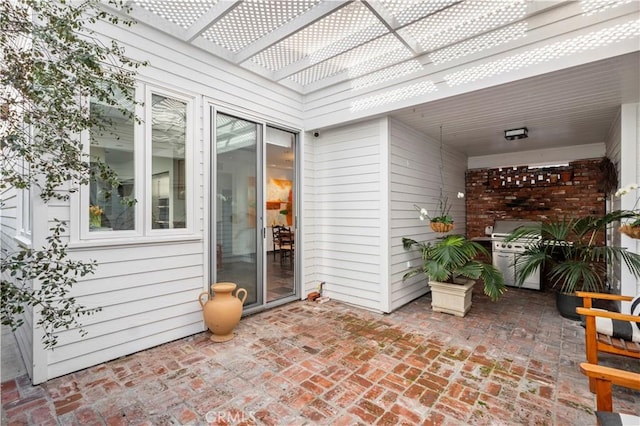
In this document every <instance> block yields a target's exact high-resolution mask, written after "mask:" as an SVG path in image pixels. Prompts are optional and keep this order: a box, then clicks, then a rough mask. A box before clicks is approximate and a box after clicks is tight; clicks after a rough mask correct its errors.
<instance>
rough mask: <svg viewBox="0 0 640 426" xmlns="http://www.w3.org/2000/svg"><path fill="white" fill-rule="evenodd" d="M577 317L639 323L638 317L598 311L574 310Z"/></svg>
mask: <svg viewBox="0 0 640 426" xmlns="http://www.w3.org/2000/svg"><path fill="white" fill-rule="evenodd" d="M576 312H577V313H578V315H585V316H591V317H601V318H611V319H615V320H620V321H631V322H640V316H637V315H629V314H621V313H618V312H610V311H600V310H597V309H588V308H576Z"/></svg>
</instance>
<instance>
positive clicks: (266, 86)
mask: <svg viewBox="0 0 640 426" xmlns="http://www.w3.org/2000/svg"><path fill="white" fill-rule="evenodd" d="M96 30H97V32H98V35H99V37H102V38H104V39H105V40H106V39H109V38H116V39H118V40H119V42H120V44H121V45H122V46H123V47H124V48H125V49H126V53H127V55H129V56H130V57H132V58H135V59H139V60H146V61H148V62H149V64H150V65H149V66H147V67H142V68H141V69H140V70H139V73H140V79H141V80H143V81H145V82H147V83H151V84H154V85H157V86H159V87H166V88H168V89H172V90H175V91H178V92H184V93H190V94H193V95H194V96H195V98H196V105H197V106H198V108H197V109H196V115H195V117H194V118H195V119H194V129H193V133H194V146H193V151H192V152H193V158H194V160H195V161H194V162H193V169H192V170H191V171H190V172H191V173H192V174H191V176H192V177H193V178H194V182H193V190H194V191H193V192H192V194H193V199H192V200H187V201H188V202H192V203H193V205H192V207H193V208H194V211H195V215H194V219H195V223H194V224H193V226H194V228H193V230H194V233H195V234H196V235H200V236H205V235H208V223H209V217H208V212H209V207H208V202H209V201H208V200H209V196H208V193H209V190H210V185H211V183H210V179H209V172H210V165H209V157H210V152H211V151H210V148H209V144H210V140H209V138H210V134H211V132H210V129H209V128H210V125H211V123H210V120H209V105H210V104H209V103H207V102H204V100H208V101H210V102H211V103H213V104H214V105H215V106H217V107H221V108H223V109H225V110H226V111H231V112H234V113H235V114H237V115H238V116H240V117H247V118H249V119H255V118H256V117H258V118H259V119H265V120H267V121H268V122H270V123H272V124H276V125H284V126H287V127H291V128H300V127H301V124H302V118H301V116H302V101H301V95H299V94H296V93H294V92H293V91H290V90H287V89H283V88H282V87H281V86H279V85H277V84H275V83H273V82H269V81H267V80H260V79H259V78H258V77H257V76H256V75H255V74H253V73H250V72H248V71H246V70H243V69H241V68H238V67H234V66H232V65H230V64H229V63H227V62H225V61H223V60H218V59H214V58H212V57H211V56H209V55H208V54H207V53H205V52H204V51H202V50H200V49H197V48H195V47H192V46H186V45H185V44H183V43H181V42H179V41H177V40H175V39H172V38H170V37H169V36H167V35H166V34H163V33H160V32H158V31H155V30H153V29H151V28H149V27H146V26H144V25H136V26H134V27H133V28H114V27H112V26H110V25H107V24H103V23H100V24H98V25H97V26H96ZM100 34H102V35H100ZM335 160H336V161H339V159H335ZM327 162H328V163H329V161H327ZM81 208H82V207H80V206H78V205H77V204H76V203H75V201H72V202H67V201H58V200H52V201H51V202H50V203H49V205H48V206H41V207H39V209H36V210H34V212H33V214H34V216H36V215H37V216H38V217H39V218H42V220H43V221H44V223H43V225H44V226H43V227H42V228H41V229H44V228H47V229H48V228H49V227H51V226H52V225H53V224H54V223H55V221H56V220H62V221H66V222H68V223H69V222H70V221H71V220H73V219H75V218H78V217H80V213H79V212H76V211H72V210H71V209H81ZM10 209H13V210H14V211H13V212H11V216H13V217H15V216H16V215H17V212H15V207H12V206H9V205H7V210H6V212H7V213H8V212H9V210H10ZM3 210H4V209H3ZM3 214H5V211H3ZM5 222H6V224H7V225H6V226H4V225H5ZM9 222H10V221H8V219H7V220H3V236H2V242H3V247H4V244H5V240H12V237H13V235H9V234H14V233H15V229H14V228H15V224H14V225H11V224H10V223H9ZM13 222H15V220H14V221H13ZM47 224H48V225H47ZM78 226H79V224H78V223H69V226H68V227H66V229H65V233H64V235H63V239H64V241H68V240H69V239H70V237H71V236H74V235H79V232H78V229H79V228H78ZM5 230H7V231H8V233H9V234H7V235H8V236H5V235H4V232H5ZM44 237H45V236H44V235H38V236H37V238H39V239H44ZM74 238H75V237H74ZM173 239H174V240H175V238H173ZM154 241H157V239H156V238H154ZM207 244H208V243H207V241H206V240H205V239H204V237H203V239H202V240H195V241H194V240H193V236H190V241H188V242H187V241H185V242H172V243H169V242H167V243H157V242H149V243H145V241H144V238H142V239H140V241H136V242H135V244H131V245H128V244H123V245H120V246H113V245H112V246H110V247H103V246H96V247H87V246H85V245H84V243H83V246H82V248H80V247H76V248H73V249H70V251H69V254H70V256H71V258H73V259H82V260H91V259H92V260H96V261H97V262H98V268H97V270H96V272H95V274H93V275H90V276H87V277H85V278H84V279H83V280H82V281H81V282H79V283H78V284H77V285H76V286H74V288H73V290H72V295H74V296H75V297H77V300H78V302H79V303H81V304H85V305H86V306H88V307H98V306H100V307H102V308H103V310H102V311H101V312H99V313H97V314H95V315H92V316H88V317H83V318H81V322H82V323H83V324H84V326H85V329H86V331H87V332H88V333H89V334H88V335H87V336H85V337H81V336H80V334H78V333H77V330H69V331H64V332H62V333H61V334H60V336H59V344H58V346H57V347H56V348H55V350H53V351H47V352H45V353H44V354H43V355H38V356H36V357H35V360H33V359H26V360H25V361H26V364H27V366H29V367H30V366H31V365H32V364H34V363H36V364H38V369H40V370H42V369H44V373H43V376H45V377H44V378H42V377H40V376H39V375H38V374H37V375H36V376H38V378H36V379H35V380H37V381H42V380H46V379H49V378H52V377H57V376H60V375H63V374H67V373H70V372H73V371H76V370H79V369H82V368H85V367H89V366H92V365H95V364H97V363H100V362H104V361H107V360H110V359H114V358H117V357H120V356H123V355H127V354H130V353H133V352H136V351H139V350H142V349H145V348H149V347H152V346H155V345H158V344H161V343H165V342H168V341H171V340H174V339H177V338H180V337H184V336H188V335H190V334H193V333H196V332H199V331H202V330H204V329H205V327H204V323H203V321H202V314H201V307H200V305H199V303H198V302H197V296H198V295H199V294H200V292H201V291H203V290H205V289H206V288H207V287H208V284H209V283H208V282H207V280H208V268H209V265H208V260H207V259H208V257H209V256H208V255H207ZM305 248H306V249H307V250H308V249H309V248H311V249H313V241H311V243H310V244H309V245H307V246H305ZM310 266H311V268H310V269H309V272H305V273H306V274H313V264H310ZM306 279H307V278H306V277H305V280H306ZM29 315H30V316H32V315H33V314H31V313H30V314H29ZM32 319H33V318H26V320H27V322H28V323H29V325H31V323H32ZM25 329H26V328H25ZM30 334H33V333H30ZM27 337H29V336H28V335H25V336H24V338H23V339H22V340H24V343H23V345H29V344H31V343H32V340H30V341H28V339H27ZM32 338H33V337H32V336H31V339H32ZM19 340H20V337H19ZM40 353H42V352H41V348H40ZM43 362H44V363H46V365H45V366H43V365H41V363H43ZM30 375H31V377H34V376H33V374H31V373H30Z"/></svg>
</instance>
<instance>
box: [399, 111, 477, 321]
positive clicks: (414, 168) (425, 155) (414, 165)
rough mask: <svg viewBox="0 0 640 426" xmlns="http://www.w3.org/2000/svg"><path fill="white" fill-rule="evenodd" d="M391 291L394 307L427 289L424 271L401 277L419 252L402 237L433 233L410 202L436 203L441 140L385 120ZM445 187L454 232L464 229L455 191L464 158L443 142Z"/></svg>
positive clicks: (424, 236)
mask: <svg viewBox="0 0 640 426" xmlns="http://www.w3.org/2000/svg"><path fill="white" fill-rule="evenodd" d="M390 139H391V143H390V151H391V152H390V159H391V166H390V178H389V180H390V205H391V212H390V218H391V220H390V223H391V225H390V227H391V229H390V244H391V249H390V277H391V278H390V287H391V288H390V291H391V297H390V300H391V308H392V309H397V308H398V307H400V306H402V305H404V304H405V303H407V302H409V301H411V300H413V299H415V298H416V297H419V296H421V295H422V294H424V293H426V292H427V291H428V287H427V285H426V283H427V280H426V277H424V276H415V277H413V278H411V279H408V280H406V281H403V280H402V276H403V275H404V274H405V273H406V272H407V271H408V270H409V269H410V268H409V267H408V263H409V264H410V265H411V268H413V267H416V266H419V265H420V262H421V260H420V253H418V252H416V251H412V252H409V251H406V250H404V248H403V247H402V237H408V238H412V239H414V240H417V241H426V240H432V239H434V238H436V237H437V236H438V235H437V234H435V233H434V232H432V231H431V229H430V228H429V223H428V221H424V222H421V221H420V220H419V219H418V216H419V214H418V212H417V210H416V209H415V208H414V204H417V205H418V206H420V207H423V208H426V209H427V210H428V211H429V213H433V212H434V211H436V209H437V198H438V197H439V195H440V188H441V186H442V184H441V178H440V158H441V153H440V143H439V142H438V141H435V140H433V139H431V138H429V137H428V136H426V135H424V134H422V133H419V132H417V131H416V130H414V129H412V128H411V127H409V126H407V125H405V124H403V123H401V122H399V121H397V120H390ZM442 157H443V159H444V169H443V177H444V193H445V194H446V195H448V197H449V201H450V202H451V203H452V205H453V207H452V209H451V212H450V213H451V215H452V216H453V217H454V220H455V225H456V232H457V233H462V234H464V229H465V212H464V200H459V199H457V197H456V195H457V193H458V192H459V191H460V192H462V191H463V190H464V181H465V171H466V167H465V166H466V158H465V157H464V155H462V154H460V153H457V152H453V151H451V150H449V149H447V147H446V145H445V146H444V147H443V151H442Z"/></svg>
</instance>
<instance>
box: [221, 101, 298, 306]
mask: <svg viewBox="0 0 640 426" xmlns="http://www.w3.org/2000/svg"><path fill="white" fill-rule="evenodd" d="M296 138H297V134H296V133H292V132H289V131H285V130H281V129H277V128H274V127H272V126H267V125H265V124H263V123H258V122H254V121H250V120H246V119H243V118H240V117H234V116H231V115H228V114H223V113H219V112H218V113H217V114H215V155H214V158H215V175H214V177H213V188H214V200H212V201H213V202H212V211H211V214H212V216H213V218H214V220H213V221H212V224H213V225H214V228H213V230H212V231H213V232H212V234H213V235H212V240H211V241H212V244H211V247H212V251H214V250H215V255H213V254H212V259H211V260H212V261H211V265H212V276H213V279H214V280H215V281H216V282H223V281H228V282H233V283H236V284H237V285H238V287H242V288H245V289H246V290H247V300H246V302H245V305H244V306H245V310H247V309H251V308H256V309H258V308H260V307H261V306H266V305H269V304H278V303H283V302H286V301H288V300H293V299H295V298H297V294H298V293H297V290H296V283H295V275H296V274H295V271H296V268H295V265H296V258H297V256H296V208H295V205H296V202H295V192H296V191H295V188H296V184H295V182H296V173H295V171H296V167H295V164H296V161H295V151H296Z"/></svg>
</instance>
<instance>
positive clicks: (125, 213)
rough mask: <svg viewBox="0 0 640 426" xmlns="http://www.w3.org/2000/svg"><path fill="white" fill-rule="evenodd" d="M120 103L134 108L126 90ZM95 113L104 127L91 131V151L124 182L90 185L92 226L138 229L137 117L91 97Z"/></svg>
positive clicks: (95, 181) (93, 157) (92, 228)
mask: <svg viewBox="0 0 640 426" xmlns="http://www.w3.org/2000/svg"><path fill="white" fill-rule="evenodd" d="M117 97H118V98H119V101H120V105H121V106H124V107H125V108H126V109H127V110H128V111H130V112H133V104H132V103H131V102H130V101H127V100H126V98H125V96H124V95H123V94H120V95H119V96H118V95H117ZM91 114H92V115H94V114H97V116H98V117H101V119H102V122H103V123H104V126H105V127H104V128H97V127H94V128H93V129H92V131H91V146H90V148H89V154H90V156H91V161H93V164H94V165H95V164H97V163H96V160H97V159H99V160H101V161H102V162H103V163H104V164H107V165H108V166H109V167H110V168H111V170H112V171H113V172H115V173H116V174H117V177H118V180H119V182H120V185H119V186H118V187H117V188H113V187H112V186H111V184H110V183H108V182H106V181H104V180H102V179H100V178H96V179H92V180H91V183H90V185H89V188H90V189H89V206H88V214H89V230H90V231H91V232H96V231H125V230H132V229H135V173H134V171H135V166H134V141H133V119H132V118H131V117H130V116H127V115H123V114H122V112H121V111H119V110H118V109H117V108H116V107H114V106H110V105H106V104H103V103H100V102H98V101H97V100H96V99H92V100H91Z"/></svg>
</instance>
